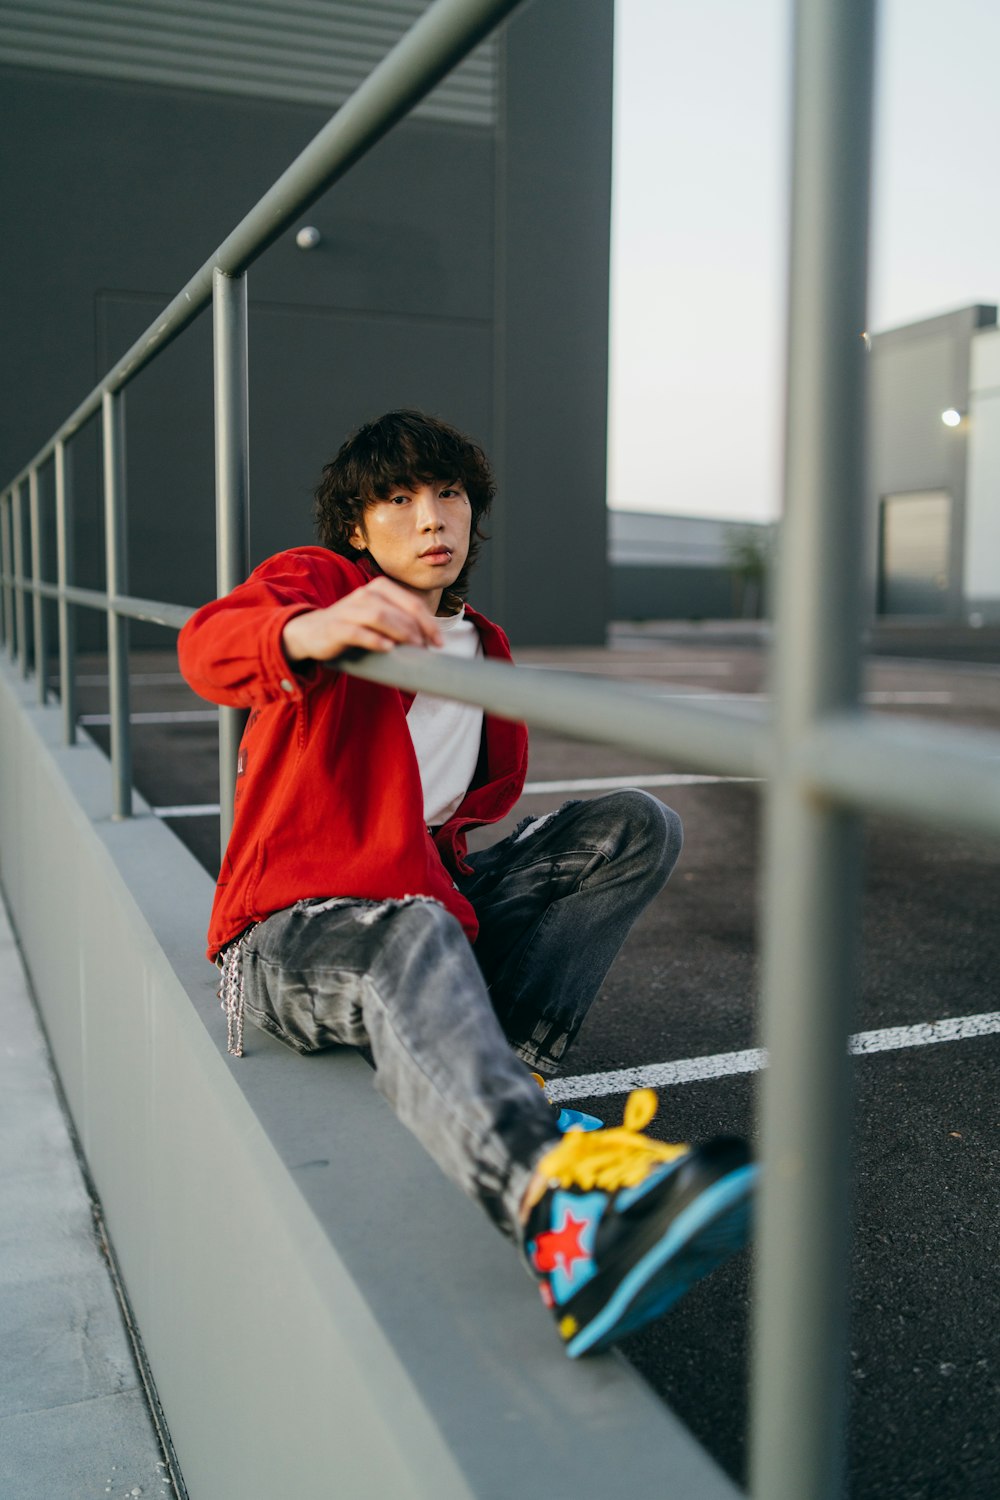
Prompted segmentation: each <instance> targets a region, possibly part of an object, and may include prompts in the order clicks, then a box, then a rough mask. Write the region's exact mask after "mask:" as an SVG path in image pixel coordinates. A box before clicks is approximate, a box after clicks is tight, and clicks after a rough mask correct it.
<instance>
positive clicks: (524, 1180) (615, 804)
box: [179, 411, 755, 1356]
mask: <svg viewBox="0 0 1000 1500" xmlns="http://www.w3.org/2000/svg"><path fill="white" fill-rule="evenodd" d="M493 493H494V486H493V481H492V476H491V474H490V469H489V465H488V463H487V461H486V458H485V456H484V455H483V453H482V452H481V450H480V449H479V448H478V447H477V446H476V445H475V444H474V443H472V442H470V441H469V440H468V439H467V438H465V437H463V436H462V435H461V434H459V433H458V432H456V431H455V430H454V429H453V428H451V427H448V426H447V425H445V424H444V423H443V422H440V421H437V420H436V419H434V418H431V417H426V416H423V415H421V414H420V413H419V412H412V411H401V412H391V413H389V414H388V415H387V416H384V417H382V418H380V419H379V420H378V421H376V422H371V423H369V424H368V425H366V426H364V427H362V428H361V429H360V430H359V431H358V432H356V433H355V434H354V435H353V436H352V437H351V438H349V439H348V441H347V442H346V443H345V444H344V445H343V447H342V448H341V449H340V452H339V453H338V454H337V456H336V458H335V459H334V460H333V461H332V462H331V463H330V464H328V465H327V467H326V469H325V470H324V473H323V479H322V482H321V484H320V487H319V489H318V491H317V513H318V519H319V533H320V540H321V542H322V545H321V546H319V547H301V548H296V549H294V550H291V551H288V552H283V553H280V554H279V555H278V556H276V557H272V558H270V559H269V560H268V561H267V562H265V563H263V564H262V565H261V566H260V567H259V568H257V569H256V571H255V572H254V573H253V574H252V576H251V577H250V578H249V580H248V581H247V582H246V583H245V584H242V585H241V586H240V587H239V588H237V589H236V590H234V592H233V593H232V594H230V595H229V596H228V597H227V598H225V599H220V600H217V601H215V602H213V603H211V604H207V605H205V606H204V608H203V609H201V610H199V611H198V613H197V614H196V615H195V616H194V617H193V618H192V619H191V620H190V621H189V623H188V624H187V625H186V626H185V628H184V630H183V631H182V633H181V637H180V645H179V652H180V660H181V666H182V669H183V671H184V675H185V676H186V677H187V679H188V681H189V682H190V684H191V686H192V687H193V688H194V689H195V690H196V691H197V692H199V693H201V694H202V695H203V696H204V697H207V698H210V699H211V700H212V701H213V702H216V703H225V704H231V705H235V706H240V707H246V708H249V709H250V710H251V713H250V720H249V723H248V725H247V730H246V733H245V735H244V738H243V743H242V746H241V749H240V758H239V774H238V778H237V789H236V803H235V814H234V823H233V832H232V837H231V839H230V841H229V847H228V849H227V851H226V856H225V859H224V860H223V865H222V871H221V873H220V876H219V883H218V888H217V892H216V898H215V905H214V908H213V912H212V920H211V926H210V929H209V939H208V941H209V956H210V957H213V958H215V959H216V961H217V962H218V963H219V965H220V967H221V969H222V976H223V977H222V983H221V986H220V996H221V998H222V1000H223V1003H224V1005H225V1006H226V1009H227V1013H228V1015H229V1019H230V1046H231V1050H233V1051H236V1052H239V1051H241V1050H242V1029H243V1016H244V1014H246V1015H247V1016H249V1018H250V1020H251V1021H252V1022H254V1023H255V1024H256V1025H257V1026H259V1027H261V1028H263V1029H264V1030H265V1031H267V1032H269V1033H270V1034H271V1035H272V1036H275V1037H277V1038H278V1039H279V1040H280V1041H282V1042H284V1043H286V1044H287V1045H289V1046H291V1047H293V1048H295V1049H296V1050H297V1051H300V1052H312V1051H316V1050H319V1049H321V1048H324V1047H331V1046H355V1047H361V1046H368V1047H370V1049H371V1053H372V1056H373V1058H374V1062H375V1083H376V1086H377V1087H378V1088H379V1089H380V1090H381V1092H382V1093H383V1094H384V1095H385V1097H386V1098H387V1099H388V1101H389V1103H390V1104H391V1105H392V1107H393V1108H394V1110H395V1111H396V1113H397V1114H398V1116H399V1118H400V1119H401V1120H402V1121H403V1123H404V1124H406V1125H407V1126H408V1127H409V1128H410V1129H411V1130H412V1131H413V1132H414V1133H415V1134H416V1136H417V1137H418V1138H419V1139H420V1140H421V1141H422V1143H423V1144H424V1146H425V1147H426V1149H427V1150H428V1151H429V1152H430V1154H431V1155H432V1156H433V1157H434V1159H435V1160H436V1161H437V1163H438V1165H439V1166H440V1167H441V1168H442V1170H443V1171H444V1172H445V1173H446V1174H447V1175H448V1176H449V1177H451V1178H452V1179H453V1180H454V1181H455V1182H456V1183H458V1184H459V1185H460V1186H461V1187H462V1188H463V1189H464V1190H465V1191H466V1192H467V1193H469V1194H470V1195H471V1196H472V1197H473V1198H475V1199H476V1200H477V1201H478V1202H479V1203H480V1204H481V1205H482V1207H483V1208H484V1209H485V1211H486V1212H487V1213H488V1214H489V1215H490V1217H491V1218H492V1219H493V1220H494V1221H495V1223H496V1224H497V1225H498V1226H499V1228H500V1229H501V1230H502V1231H503V1232H504V1233H506V1234H508V1235H509V1236H510V1237H511V1238H513V1239H514V1240H515V1242H516V1243H517V1244H518V1246H519V1247H520V1249H521V1251H522V1254H523V1256H524V1259H525V1260H526V1262H527V1264H528V1267H529V1268H530V1270H531V1273H532V1275H533V1276H534V1277H535V1279H536V1280H537V1282H538V1285H539V1288H540V1291H541V1295H542V1299H543V1301H544V1302H545V1303H546V1305H547V1306H549V1307H550V1308H551V1309H552V1311H553V1313H554V1315H555V1317H556V1322H557V1326H558V1328H559V1332H560V1334H561V1336H562V1338H563V1340H564V1343H565V1347H566V1349H567V1352H568V1353H569V1354H570V1355H574V1356H575V1355H579V1354H583V1353H587V1352H591V1351H595V1350H598V1349H603V1348H605V1347H607V1346H608V1345H609V1344H610V1343H612V1342H614V1340H616V1339H618V1338H620V1337H621V1336H622V1335H623V1334H624V1333H626V1332H628V1331H629V1330H631V1329H632V1328H635V1327H638V1326H639V1325H640V1324H642V1323H644V1322H646V1321H648V1319H650V1318H652V1317H655V1316H656V1315H657V1314H658V1313H660V1312H661V1311H663V1310H664V1309H665V1308H667V1307H668V1306H669V1305H670V1304H671V1303H672V1302H674V1301H676V1299H677V1298H678V1297H680V1296H682V1295H683V1293H684V1292H685V1291H686V1290H687V1289H688V1287H689V1286H690V1285H691V1284H692V1283H693V1282H694V1281H696V1280H697V1279H698V1278H699V1277H701V1276H703V1275H705V1274H706V1273H707V1272H709V1271H710V1270H712V1269H713V1268H714V1267H715V1266H716V1265H717V1264H718V1263H719V1262H720V1261H721V1260H723V1259H724V1258H725V1257H726V1256H727V1255H729V1254H730V1253H731V1252H733V1251H734V1250H736V1249H738V1248H739V1247H740V1246H741V1245H742V1243H743V1242H744V1240H745V1237H746V1232H747V1218H748V1202H749V1195H750V1192H751V1187H752V1180H753V1175H754V1171H755V1168H754V1167H753V1166H752V1165H751V1164H750V1162H749V1161H748V1157H747V1151H746V1147H745V1145H744V1144H743V1143H742V1142H740V1141H735V1140H729V1139H718V1140H715V1141H712V1142H709V1143H708V1144H706V1145H702V1146H699V1147H697V1148H694V1149H692V1148H690V1147H688V1146H678V1145H666V1144H664V1143H662V1142H660V1141H656V1140H653V1139H651V1138H650V1137H648V1136H646V1135H643V1134H642V1133H641V1131H642V1127H643V1126H644V1125H646V1124H647V1123H648V1122H649V1120H650V1119H651V1118H652V1115H653V1113H654V1111H655V1107H656V1100H655V1095H653V1094H651V1093H650V1092H649V1091H648V1090H645V1091H640V1092H639V1093H637V1094H633V1095H632V1097H631V1098H630V1100H629V1103H628V1106H627V1108H626V1116H625V1126H624V1127H623V1128H621V1129H615V1130H603V1129H595V1130H591V1131H585V1130H582V1129H579V1128H576V1129H571V1130H570V1131H569V1132H568V1133H565V1134H564V1133H562V1132H561V1131H560V1128H559V1120H558V1115H557V1111H555V1110H554V1109H553V1107H552V1106H551V1105H550V1104H549V1102H548V1101H547V1099H546V1097H545V1095H544V1093H543V1092H542V1090H540V1089H539V1087H538V1082H541V1081H542V1080H541V1079H540V1078H539V1079H538V1080H537V1081H536V1080H535V1079H533V1077H532V1074H531V1072H530V1071H529V1068H530V1069H535V1070H537V1073H538V1074H543V1075H546V1076H548V1075H551V1074H552V1073H553V1072H554V1071H555V1070H556V1069H557V1068H558V1067H559V1065H560V1063H561V1062H562V1059H563V1056H564V1054H565V1052H566V1049H567V1048H568V1046H569V1045H570V1043H571V1042H572V1040H573V1038H574V1037H575V1035H576V1033H577V1031H578V1030H579V1027H580V1023H581V1021H582V1020H583V1018H584V1016H585V1015H586V1012H587V1009H588V1007H589V1006H590V1004H591V1002H592V1001H593V999H594V997H595V996H596V994H597V992H598V990H599V988H600V986H601V983H602V981H603V979H604V976H605V974H606V973H607V971H608V968H609V967H610V965H611V962H612V960H613V959H614V957H615V954H616V953H617V952H618V950H619V948H620V947H621V945H622V943H623V942H624V940H625V937H626V936H627V934H628V931H629V929H630V927H631V926H632V924H633V922H634V921H635V919H636V917H637V916H638V915H639V913H640V912H641V911H642V910H643V908H644V907H645V906H646V905H647V904H648V903H649V901H650V900H652V898H653V897H654V896H655V895H656V893H657V892H658V891H659V890H660V889H661V887H662V886H663V885H664V883H665V881H666V879H667V877H668V875H669V874H670V871H671V869H672V868H673V865H674V863H675V862H676V859H677V856H678V854H679V852H680V845H681V830H680V822H679V819H678V818H677V816H676V814H674V813H673V812H671V811H670V809H669V808H666V807H664V806H663V805H662V804H661V803H659V802H658V801H657V800H656V799H655V798H653V797H650V796H648V795H647V794H646V793H644V792H641V791H625V792H620V793H615V794H613V795H611V796H607V797H601V798H598V799H596V800H595V801H591V802H570V803H567V804H566V805H565V806H563V807H562V808H560V809H559V811H558V812H556V813H551V814H549V815H548V816H547V817H542V818H535V819H531V818H528V819H526V820H525V821H524V822H523V823H522V824H521V825H520V826H519V827H518V828H517V829H516V830H515V832H514V833H513V834H511V836H510V837H509V838H507V839H505V840H503V841H502V842H500V843H498V844H495V845H494V846H493V847H492V848H489V849H487V850H485V851H483V852H480V853H477V854H472V855H469V854H468V852H467V848H466V835H467V833H468V830H469V829H470V828H472V827H475V826H477V825H480V824H484V823H491V822H495V821H497V820H498V819H500V818H502V817H504V816H505V814H507V813H508V812H509V811H510V810H511V808H512V807H513V806H514V804H515V802H516V801H517V799H518V797H519V795H520V792H521V788H522V786H523V783H524V776H525V770H526V765H527V733H526V731H525V729H524V726H523V725H519V724H513V723H510V722H507V721H505V720H501V719H497V718H494V717H493V716H492V715H484V714H483V713H482V712H481V711H480V710H478V709H474V708H471V707H467V706H464V705H461V704H457V703H449V702H446V701H444V700H441V699H435V698H433V697H431V696H428V695H426V694H423V693H418V694H416V696H415V697H413V696H410V695H408V694H404V693H401V692H399V691H397V690H395V689H393V688H387V687H382V686H379V685H377V684H375V683H369V682H365V681H363V680H361V679H357V678H353V677H350V676H347V675H345V674H343V673H340V672H338V671H337V670H336V659H337V657H339V656H340V655H341V654H342V653H344V652H345V651H349V650H351V649H354V648H361V649H362V650H365V651H382V652H388V651H392V650H393V649H394V648H395V647H396V646H397V645H410V646H422V647H426V648H429V649H431V650H438V651H445V652H448V653H452V654H454V655H456V656H461V657H466V658H470V659H471V658H474V657H477V656H485V657H488V658H494V659H499V660H502V661H509V660H510V650H509V647H508V644H507V640H506V637H505V636H504V634H503V632H502V631H501V630H500V629H499V628H498V627H497V626H496V625H494V624H492V623H491V622H490V621H489V620H487V619H486V618H485V617H484V616H482V615H480V614H478V613H477V612H476V611H475V610H473V609H472V608H470V607H469V606H468V605H467V604H465V602H464V601H465V594H466V590H467V587H468V578H469V573H470V570H471V568H472V564H473V563H474V561H475V557H476V553H477V551H478V546H479V542H480V540H481V533H480V530H479V526H480V522H481V521H482V519H483V517H484V516H485V514H486V512H487V510H488V508H489V505H490V502H491V500H492V497H493ZM564 1123H565V1122H564ZM583 1123H584V1124H589V1125H597V1124H599V1122H597V1121H591V1120H587V1119H586V1117H584V1119H583Z"/></svg>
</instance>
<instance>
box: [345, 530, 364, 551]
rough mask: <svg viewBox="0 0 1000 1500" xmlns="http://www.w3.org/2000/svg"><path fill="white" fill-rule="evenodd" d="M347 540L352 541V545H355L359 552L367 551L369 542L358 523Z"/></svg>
mask: <svg viewBox="0 0 1000 1500" xmlns="http://www.w3.org/2000/svg"><path fill="white" fill-rule="evenodd" d="M347 540H348V541H349V542H350V544H351V546H352V547H354V548H356V549H357V551H358V552H365V551H367V548H368V543H367V542H366V541H365V538H364V535H363V533H362V530H361V527H360V526H358V525H355V526H354V529H353V530H352V532H351V534H350V536H349V537H348V538H347Z"/></svg>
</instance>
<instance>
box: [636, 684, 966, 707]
mask: <svg viewBox="0 0 1000 1500" xmlns="http://www.w3.org/2000/svg"><path fill="white" fill-rule="evenodd" d="M653 696H654V697H656V698H697V699H698V701H699V702H700V703H707V702H711V703H732V702H733V701H734V700H738V701H740V702H750V703H767V702H769V701H770V697H771V694H770V693H710V692H701V691H699V689H698V688H684V689H682V690H681V691H680V692H679V693H672V692H657V693H654V695H653ZM863 696H864V701H865V703H872V704H903V705H907V706H910V707H913V706H915V705H924V706H929V705H934V704H937V705H946V704H949V703H953V702H954V701H955V696H954V694H953V693H945V692H936V691H933V690H928V691H927V692H923V691H917V690H916V689H901V690H899V691H898V692H897V691H890V690H888V689H887V690H885V691H873V692H871V693H865V694H864V695H863Z"/></svg>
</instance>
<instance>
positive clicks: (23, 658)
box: [10, 481, 28, 677]
mask: <svg viewBox="0 0 1000 1500" xmlns="http://www.w3.org/2000/svg"><path fill="white" fill-rule="evenodd" d="M10 498H11V511H12V514H13V547H14V621H15V633H16V636H17V663H18V666H19V667H20V669H21V676H22V677H27V675H28V608H27V600H26V599H25V597H24V486H23V485H22V484H21V483H20V481H18V483H17V484H15V486H14V488H13V490H12V491H11V497H10Z"/></svg>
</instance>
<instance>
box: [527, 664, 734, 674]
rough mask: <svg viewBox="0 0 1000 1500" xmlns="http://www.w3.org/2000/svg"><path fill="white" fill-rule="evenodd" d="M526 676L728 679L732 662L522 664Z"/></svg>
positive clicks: (731, 669)
mask: <svg viewBox="0 0 1000 1500" xmlns="http://www.w3.org/2000/svg"><path fill="white" fill-rule="evenodd" d="M517 665H518V667H519V668H520V669H521V671H522V672H571V673H574V674H576V675H577V676H580V677H617V676H619V675H620V674H622V673H636V672H638V673H643V672H645V673H651V672H655V673H656V675H657V677H673V676H679V677H688V676H693V677H698V676H700V675H701V674H702V673H704V674H705V676H706V677H728V676H729V675H730V674H731V672H732V671H733V664H732V662H731V661H659V662H650V661H614V662H612V661H607V662H606V661H603V660H602V661H599V662H594V663H588V662H580V661H552V662H547V661H546V662H542V661H519V662H518V664H517Z"/></svg>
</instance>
